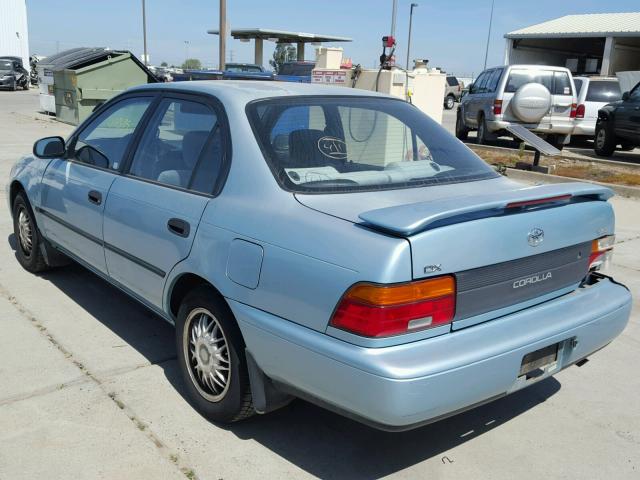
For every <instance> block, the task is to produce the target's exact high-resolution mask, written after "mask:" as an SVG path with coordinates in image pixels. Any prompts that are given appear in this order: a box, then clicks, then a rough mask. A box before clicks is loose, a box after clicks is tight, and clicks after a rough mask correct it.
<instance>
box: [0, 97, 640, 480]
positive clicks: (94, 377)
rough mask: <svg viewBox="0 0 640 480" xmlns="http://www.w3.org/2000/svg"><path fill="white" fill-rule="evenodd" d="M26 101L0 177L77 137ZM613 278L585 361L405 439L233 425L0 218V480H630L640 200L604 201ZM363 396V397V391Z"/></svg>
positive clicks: (636, 467)
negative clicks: (46, 141) (623, 312)
mask: <svg viewBox="0 0 640 480" xmlns="http://www.w3.org/2000/svg"><path fill="white" fill-rule="evenodd" d="M37 107H38V99H37V94H36V93H35V92H34V91H31V92H15V93H12V92H0V177H2V179H3V180H2V184H3V185H4V183H5V182H6V180H7V177H8V172H9V169H10V167H11V164H12V163H13V161H14V160H15V159H16V158H17V157H18V156H19V155H20V154H21V153H26V152H28V151H30V150H31V145H32V143H33V141H34V140H36V139H37V138H38V137H42V136H46V135H58V134H60V135H63V136H64V135H67V134H68V133H69V132H70V131H71V127H69V126H67V125H64V124H60V123H58V122H55V121H53V120H51V119H49V118H47V117H46V116H44V115H42V114H39V113H37V112H36V111H37ZM612 203H613V205H614V207H615V210H616V213H617V225H618V227H617V229H618V243H617V245H616V249H615V255H614V266H613V270H612V273H613V275H614V276H615V277H616V278H617V279H618V280H619V281H622V282H624V283H626V284H628V285H629V287H630V288H631V290H632V292H633V294H634V296H635V300H634V310H633V314H632V318H631V321H630V323H629V326H628V327H627V329H626V330H625V331H624V332H623V334H622V335H621V336H620V337H619V338H618V339H616V340H615V341H614V342H613V343H612V344H611V345H609V346H608V347H607V348H605V349H604V350H602V351H600V352H598V353H597V354H595V355H593V356H592V357H591V361H590V362H588V363H587V364H586V365H585V366H583V367H581V368H578V367H571V368H569V369H567V370H565V371H563V372H561V373H560V374H558V375H557V376H556V377H554V378H551V379H547V380H544V381H542V382H540V383H538V384H535V385H533V386H531V387H529V388H528V389H525V390H523V391H520V392H517V393H515V394H513V395H511V396H509V397H506V398H503V399H500V400H498V401H495V402H493V403H491V404H488V405H485V406H482V407H480V408H477V409H475V410H472V411H468V412H466V413H463V414H461V415H458V416H455V417H452V418H449V419H447V420H443V421H440V422H438V423H435V424H432V425H429V426H426V427H423V428H420V429H418V430H414V431H411V432H405V433H395V434H393V433H384V432H379V431H376V430H372V429H370V428H368V427H365V426H363V425H360V424H358V423H356V422H353V421H351V420H348V419H345V418H343V417H341V416H338V415H336V414H333V413H330V412H328V411H325V410H323V409H321V408H318V407H315V406H313V405H310V404H308V403H306V402H303V401H295V402H293V403H292V404H291V405H290V406H288V407H287V408H285V409H283V410H280V411H278V412H275V413H273V414H270V415H266V416H255V417H253V418H252V419H250V420H249V421H246V422H243V423H239V424H236V425H234V426H231V427H228V426H218V425H214V424H212V423H210V422H208V421H207V420H205V419H203V418H202V417H201V416H200V415H199V414H198V413H196V411H195V410H194V409H193V408H192V407H191V406H190V404H189V403H188V402H187V400H186V399H185V392H184V388H183V386H182V384H181V381H180V379H179V375H178V368H177V364H176V359H175V356H176V354H175V347H174V332H173V328H172V327H171V326H170V325H168V324H167V323H165V322H164V321H162V320H161V319H159V318H158V317H156V316H155V315H154V314H152V313H150V312H149V311H147V310H145V309H144V308H143V307H142V306H140V305H139V304H137V303H136V302H134V301H133V300H131V299H129V298H128V297H127V296H125V295H124V294H122V293H121V292H119V291H118V290H117V289H115V288H114V287H111V286H110V285H109V284H107V283H106V282H104V281H102V280H100V279H99V278H98V277H96V276H95V275H93V274H91V273H90V272H88V271H87V270H85V269H83V268H82V267H80V266H77V265H71V266H69V267H65V268H61V269H58V270H55V271H51V272H48V273H46V274H42V275H32V274H30V273H27V272H26V271H24V270H23V269H22V268H21V267H20V266H19V265H18V263H17V261H16V259H15V254H14V249H15V238H14V236H13V233H12V231H13V227H12V220H11V217H10V215H9V212H8V210H7V209H6V208H5V210H4V212H3V213H2V214H0V328H1V331H2V335H0V479H2V480H5V479H7V480H8V479H33V478H46V479H58V478H59V479H69V478H82V479H92V478H109V479H113V478H123V479H124V478H136V479H154V480H156V479H165V478H185V477H187V478H200V479H222V478H224V479H236V478H274V479H275V478H295V479H298V478H313V477H318V478H327V479H334V478H335V479H342V478H350V479H351V478H356V479H358V478H362V479H370V478H380V477H387V476H388V477H391V478H419V479H460V478H469V479H472V478H473V479H479V478H482V479H485V478H486V479H505V480H513V479H514V478H518V479H543V478H544V479H558V478H566V479H576V478H584V479H616V480H618V479H638V478H640V408H638V395H639V394H640V376H639V375H638V373H637V369H636V366H637V365H638V364H639V363H640V313H639V312H640V309H639V308H640V305H639V303H638V299H639V298H640V253H639V252H640V222H639V219H640V202H637V201H634V200H629V199H625V198H618V197H617V198H614V199H613V200H612ZM363 394H366V392H363Z"/></svg>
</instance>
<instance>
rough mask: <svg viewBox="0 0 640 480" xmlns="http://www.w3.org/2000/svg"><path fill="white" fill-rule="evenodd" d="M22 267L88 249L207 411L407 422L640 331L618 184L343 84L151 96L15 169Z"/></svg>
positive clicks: (124, 102)
mask: <svg viewBox="0 0 640 480" xmlns="http://www.w3.org/2000/svg"><path fill="white" fill-rule="evenodd" d="M7 192H8V197H9V198H8V200H9V204H10V208H11V212H12V215H13V221H14V229H15V237H16V240H17V241H16V244H17V251H16V256H17V259H18V261H19V262H20V264H21V265H22V266H23V267H24V268H25V269H27V270H28V271H30V272H40V271H43V270H45V269H48V268H51V267H56V266H61V265H63V264H65V263H66V262H68V261H69V259H72V260H73V261H76V262H78V263H80V264H82V265H84V266H85V267H86V268H88V269H90V270H91V271H93V272H95V274H96V275H99V276H100V277H102V278H104V279H105V280H106V281H108V282H111V283H112V284H114V285H115V286H117V287H118V288H120V289H121V290H122V291H123V292H125V293H127V294H128V295H130V296H132V297H133V298H135V299H136V300H138V301H139V302H141V303H142V304H144V305H146V306H147V307H148V308H149V309H151V310H152V311H154V312H156V313H157V314H158V315H159V316H160V317H162V318H164V319H165V320H167V321H168V322H170V323H172V324H174V325H175V327H176V347H177V351H178V363H179V366H180V369H181V372H182V376H183V378H184V382H185V384H186V390H187V392H188V395H189V396H190V397H191V399H192V403H193V404H194V405H195V406H196V407H197V408H198V410H199V411H200V412H201V413H202V414H203V415H204V416H206V417H207V418H209V419H211V420H213V421H218V422H233V421H237V420H241V419H243V418H246V417H248V416H250V415H252V414H253V413H255V412H257V413H266V412H269V411H271V410H274V409H276V408H278V407H281V406H283V405H285V404H286V403H288V402H289V401H290V400H291V399H293V398H296V397H299V398H303V399H306V400H308V401H311V402H314V403H317V404H319V405H322V406H324V407H326V408H328V409H331V410H334V411H336V412H339V413H341V414H343V415H346V416H349V417H352V418H355V419H358V420H360V421H362V422H365V423H367V424H369V425H372V426H375V427H378V428H382V429H388V430H402V429H409V428H413V427H416V426H419V425H422V424H425V423H428V422H432V421H434V420H437V419H440V418H443V417H445V416H448V415H452V414H454V413H456V412H460V411H462V410H465V409H468V408H471V407H473V406H476V405H479V404H482V403H485V402H488V401H491V400H493V399H496V398H498V397H501V396H503V395H506V394H509V393H511V392H514V391H516V390H519V389H522V388H524V387H527V386H529V385H532V384H534V383H536V382H539V381H540V380H542V379H544V378H547V377H549V376H550V375H554V374H556V373H558V372H559V371H560V370H562V369H564V368H566V367H569V366H570V365H574V364H576V363H578V364H582V363H583V362H584V361H585V359H586V358H587V357H588V356H589V355H591V354H592V353H594V352H595V351H597V350H599V349H600V348H602V347H604V346H605V345H607V344H608V343H609V342H611V341H612V340H613V339H614V338H615V337H616V336H617V335H618V334H620V332H622V330H623V329H624V327H625V325H626V324H627V321H628V319H629V313H630V308H631V297H630V294H629V292H628V290H627V289H626V288H625V287H624V286H622V285H621V284H619V283H617V282H615V281H614V280H613V279H611V278H610V277H608V276H606V275H604V274H603V273H602V272H603V270H602V269H603V268H604V267H605V266H606V264H607V262H608V260H609V258H610V256H611V254H612V249H613V245H614V216H613V210H612V207H611V205H610V203H608V201H607V200H608V199H609V198H610V197H611V196H612V192H611V191H610V190H609V189H607V188H604V187H601V186H598V185H591V184H582V183H566V184H557V185H549V186H535V187H526V186H523V185H520V184H518V183H515V182H513V181H510V180H509V179H507V178H505V177H503V176H500V175H498V174H497V173H495V171H494V170H493V169H492V168H490V167H489V166H488V165H487V164H485V163H484V162H483V161H482V160H481V159H480V158H479V157H477V156H476V155H475V154H474V153H473V152H471V151H470V150H469V149H468V148H467V147H465V146H464V145H463V144H462V143H461V142H459V141H458V140H457V139H455V138H454V137H453V136H452V135H450V134H448V133H447V132H446V131H445V130H444V129H443V128H442V127H440V126H439V125H438V124H436V123H435V122H434V121H432V120H431V119H430V118H429V117H427V116H426V115H424V114H423V113H421V112H420V111H419V110H418V109H416V108H415V107H413V106H412V105H410V104H408V103H406V102H404V101H402V100H399V99H396V98H393V97H389V96H385V95H380V94H375V93H372V92H366V91H360V90H353V89H349V88H344V87H323V86H314V85H308V84H295V83H277V82H248V81H247V82H226V81H212V82H182V83H179V84H157V85H145V86H141V87H136V88H133V89H131V90H128V91H127V92H125V93H123V94H122V95H119V96H117V97H115V98H113V99H112V100H110V101H109V102H107V103H105V104H104V105H102V106H101V107H100V108H99V109H98V110H96V111H95V112H94V113H93V115H92V116H91V117H90V118H89V119H88V120H87V121H85V122H84V123H83V124H82V125H80V127H78V129H77V130H76V131H75V132H74V133H73V134H72V135H71V136H70V137H69V138H68V139H66V140H64V139H62V138H60V137H49V138H44V139H42V140H39V141H37V142H36V143H35V145H34V148H33V155H32V156H29V157H26V158H23V159H21V160H19V161H18V162H17V163H16V164H15V166H14V167H13V169H12V171H11V178H10V182H9V187H8V188H7Z"/></svg>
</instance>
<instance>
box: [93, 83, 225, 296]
mask: <svg viewBox="0 0 640 480" xmlns="http://www.w3.org/2000/svg"><path fill="white" fill-rule="evenodd" d="M219 120H220V110H219V109H218V107H216V106H215V104H213V103H210V102H208V101H207V100H201V99H200V97H197V96H196V97H193V96H186V95H185V96H175V97H174V96H171V97H168V96H167V97H165V98H163V99H162V100H161V101H160V103H159V104H158V107H157V109H156V111H155V112H154V114H153V116H152V117H151V120H150V121H149V124H148V126H147V127H146V130H145V133H144V134H143V135H142V137H141V139H140V143H139V145H138V147H137V148H136V152H135V154H134V156H133V160H132V162H131V165H130V166H129V167H128V168H127V171H126V174H125V175H123V176H121V177H119V178H117V179H116V180H115V182H114V183H113V185H112V187H111V190H110V192H109V201H108V202H107V205H106V208H105V215H104V245H105V256H106V261H107V268H108V270H109V275H110V276H111V277H112V278H113V280H115V281H116V282H117V283H119V284H121V285H122V286H124V287H125V288H127V289H128V290H130V291H131V292H132V293H134V294H136V295H138V296H139V297H141V298H142V299H144V300H145V301H147V302H148V303H151V304H152V305H153V306H156V307H159V308H161V307H162V292H163V289H164V284H165V279H166V277H167V274H168V273H169V272H170V271H171V269H172V268H173V267H174V266H175V265H176V264H177V263H178V262H180V261H181V260H183V259H184V258H186V257H187V256H188V255H189V251H190V249H191V245H192V244H193V239H194V237H195V234H196V231H197V228H198V224H199V222H200V217H201V216H202V212H203V211H204V209H205V207H206V205H207V203H208V202H209V201H210V199H211V198H212V197H213V196H214V195H215V194H216V193H217V190H216V185H217V182H218V179H219V178H220V176H221V172H224V171H225V169H224V168H223V164H224V159H225V155H224V151H225V148H224V144H225V143H226V141H227V140H225V139H226V138H228V137H226V134H227V133H226V132H228V130H227V129H226V126H223V125H222V122H220V121H219Z"/></svg>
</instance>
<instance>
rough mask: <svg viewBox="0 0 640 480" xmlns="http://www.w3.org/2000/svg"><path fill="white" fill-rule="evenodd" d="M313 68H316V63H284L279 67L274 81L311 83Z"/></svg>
mask: <svg viewBox="0 0 640 480" xmlns="http://www.w3.org/2000/svg"><path fill="white" fill-rule="evenodd" d="M314 68H316V62H309V61H300V62H285V63H283V64H282V65H281V66H280V69H279V70H278V73H277V74H276V76H275V80H278V81H280V82H299V83H311V72H313V69H314Z"/></svg>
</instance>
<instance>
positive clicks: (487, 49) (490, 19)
mask: <svg viewBox="0 0 640 480" xmlns="http://www.w3.org/2000/svg"><path fill="white" fill-rule="evenodd" d="M494 3H495V0H491V16H490V17H489V33H487V48H486V49H485V51H484V68H483V70H486V69H487V57H488V56H489V40H490V39H491V24H492V23H493V4H494Z"/></svg>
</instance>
